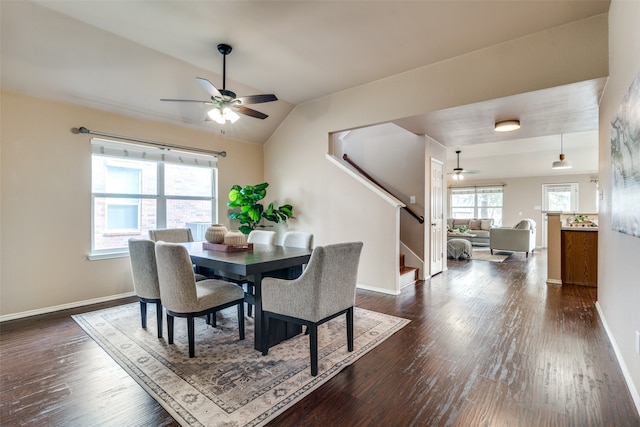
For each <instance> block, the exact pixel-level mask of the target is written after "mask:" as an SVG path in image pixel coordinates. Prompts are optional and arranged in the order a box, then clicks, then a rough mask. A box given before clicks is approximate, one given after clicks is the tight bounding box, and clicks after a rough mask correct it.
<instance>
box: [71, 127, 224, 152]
mask: <svg viewBox="0 0 640 427" xmlns="http://www.w3.org/2000/svg"><path fill="white" fill-rule="evenodd" d="M71 133H74V134H79V133H88V134H90V135H98V136H106V137H108V138H117V139H124V140H125V141H133V142H141V143H143V144H150V145H156V146H158V147H162V148H165V149H171V148H176V149H178V150H186V151H195V152H198V153H206V154H213V155H216V156H220V157H227V152H226V151H213V150H205V149H203V148H194V147H185V146H182V145H174V144H167V143H164V142H156V141H147V140H146V139H138V138H131V137H128V136H122V135H114V134H111V133H106V132H99V131H95V130H89V129H87V128H86V127H84V126H80V127H79V128H71Z"/></svg>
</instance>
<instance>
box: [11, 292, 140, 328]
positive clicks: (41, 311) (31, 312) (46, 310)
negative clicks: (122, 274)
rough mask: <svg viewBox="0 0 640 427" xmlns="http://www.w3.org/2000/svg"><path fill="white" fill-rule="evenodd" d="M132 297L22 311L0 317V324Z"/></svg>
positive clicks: (110, 297) (114, 296)
mask: <svg viewBox="0 0 640 427" xmlns="http://www.w3.org/2000/svg"><path fill="white" fill-rule="evenodd" d="M132 296H135V293H134V292H133V291H131V292H125V293H124V294H117V295H109V296H106V297H100V298H93V299H89V300H84V301H76V302H70V303H68V304H61V305H56V306H53V307H45V308H39V309H37V310H29V311H23V312H20V313H12V314H5V315H2V316H0V322H5V321H7V320H14V319H22V318H23V317H29V316H36V315H38V314H46V313H53V312H54V311H60V310H67V309H69V308H76V307H82V306H83V305H91V304H98V303H101V302H106V301H113V300H116V299H120V298H127V297H132Z"/></svg>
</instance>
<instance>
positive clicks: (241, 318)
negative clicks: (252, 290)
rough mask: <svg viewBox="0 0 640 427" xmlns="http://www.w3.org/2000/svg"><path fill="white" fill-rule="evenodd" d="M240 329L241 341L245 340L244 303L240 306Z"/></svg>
mask: <svg viewBox="0 0 640 427" xmlns="http://www.w3.org/2000/svg"><path fill="white" fill-rule="evenodd" d="M238 329H239V330H240V341H242V340H243V339H244V301H241V302H240V304H238Z"/></svg>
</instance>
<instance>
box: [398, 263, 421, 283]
mask: <svg viewBox="0 0 640 427" xmlns="http://www.w3.org/2000/svg"><path fill="white" fill-rule="evenodd" d="M417 280H418V269H417V268H415V267H406V266H404V265H403V266H401V267H400V287H401V288H402V287H404V286H407V285H411V284H413V283H415V282H416V281H417Z"/></svg>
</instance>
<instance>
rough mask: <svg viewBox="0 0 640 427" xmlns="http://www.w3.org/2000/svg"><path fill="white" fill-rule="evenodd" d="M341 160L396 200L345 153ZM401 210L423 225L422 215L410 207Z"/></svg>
mask: <svg viewBox="0 0 640 427" xmlns="http://www.w3.org/2000/svg"><path fill="white" fill-rule="evenodd" d="M342 159H343V160H344V161H345V162H347V163H349V164H350V165H351V166H353V167H354V168H355V169H356V170H357V171H358V172H360V173H361V174H362V175H364V176H365V178H367V179H368V180H369V181H371V182H373V183H374V184H375V185H377V186H378V187H380V188H382V189H383V190H384V191H386V192H387V193H389V194H391V195H392V196H393V197H395V198H396V199H397V198H398V197H397V196H396V195H395V194H393V193H392V192H391V191H389V190H387V189H386V188H385V187H384V185H382V184H380V183H379V182H378V181H376V180H375V179H374V178H373V177H372V176H371V175H369V174H368V173H367V172H365V170H364V169H362V168H361V167H360V166H358V165H357V164H356V163H355V162H354V161H353V160H351V159H350V158H349V156H347V153H345V154H343V155H342ZM402 209H404V210H405V211H407V212H408V213H409V215H411V216H412V217H414V218H415V219H417V220H418V222H419V223H420V224H423V223H424V217H423V216H422V215H418V214H417V213H416V212H414V211H413V210H412V209H411V208H410V207H408V206H403V207H402Z"/></svg>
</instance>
